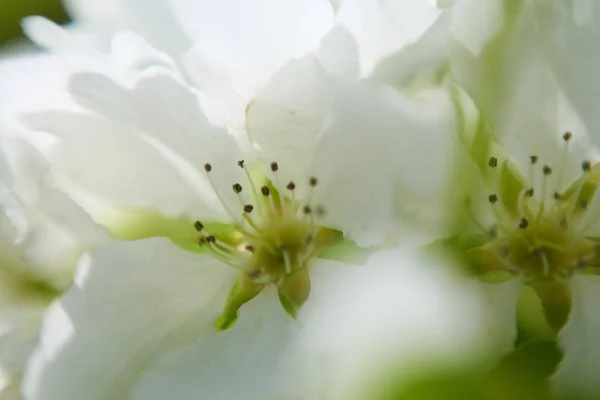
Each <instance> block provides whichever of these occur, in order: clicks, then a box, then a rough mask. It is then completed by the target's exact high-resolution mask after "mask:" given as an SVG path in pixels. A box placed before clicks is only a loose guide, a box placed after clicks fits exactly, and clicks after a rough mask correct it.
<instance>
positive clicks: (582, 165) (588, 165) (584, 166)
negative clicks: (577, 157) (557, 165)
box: [581, 161, 592, 172]
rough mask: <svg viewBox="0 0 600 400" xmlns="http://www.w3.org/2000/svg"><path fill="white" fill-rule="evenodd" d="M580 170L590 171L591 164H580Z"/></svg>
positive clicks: (586, 162)
mask: <svg viewBox="0 0 600 400" xmlns="http://www.w3.org/2000/svg"><path fill="white" fill-rule="evenodd" d="M581 169H582V170H583V171H584V172H590V171H591V170H592V163H591V162H589V161H584V162H582V163H581Z"/></svg>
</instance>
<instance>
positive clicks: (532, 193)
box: [525, 188, 535, 197]
mask: <svg viewBox="0 0 600 400" xmlns="http://www.w3.org/2000/svg"><path fill="white" fill-rule="evenodd" d="M534 193H535V190H534V189H533V188H529V189H527V190H526V191H525V196H527V197H533V195H534Z"/></svg>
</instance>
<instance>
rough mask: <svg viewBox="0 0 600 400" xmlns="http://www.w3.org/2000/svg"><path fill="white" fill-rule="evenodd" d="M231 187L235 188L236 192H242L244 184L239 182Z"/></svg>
mask: <svg viewBox="0 0 600 400" xmlns="http://www.w3.org/2000/svg"><path fill="white" fill-rule="evenodd" d="M231 187H232V188H233V191H234V192H235V193H240V192H241V191H242V185H240V184H239V183H235V184H233V185H232V186H231Z"/></svg>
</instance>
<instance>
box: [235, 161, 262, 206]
mask: <svg viewBox="0 0 600 400" xmlns="http://www.w3.org/2000/svg"><path fill="white" fill-rule="evenodd" d="M238 165H239V166H240V167H241V168H242V169H243V170H244V174H245V175H246V180H247V181H248V184H249V185H250V190H251V191H252V196H253V197H254V201H253V203H255V204H256V208H257V209H258V213H259V214H260V215H263V211H262V202H261V201H260V197H258V192H257V191H256V185H255V184H254V180H253V179H252V175H250V171H248V168H246V166H245V165H244V161H240V162H238Z"/></svg>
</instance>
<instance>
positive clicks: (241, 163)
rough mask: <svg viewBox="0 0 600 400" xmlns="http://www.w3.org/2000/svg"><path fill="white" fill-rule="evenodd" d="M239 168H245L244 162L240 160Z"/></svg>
mask: <svg viewBox="0 0 600 400" xmlns="http://www.w3.org/2000/svg"><path fill="white" fill-rule="evenodd" d="M237 165H238V167H240V168H244V160H240V161H238V162H237Z"/></svg>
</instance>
